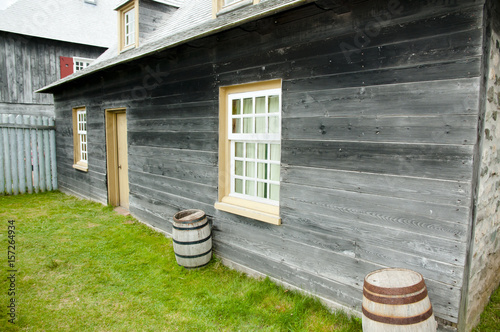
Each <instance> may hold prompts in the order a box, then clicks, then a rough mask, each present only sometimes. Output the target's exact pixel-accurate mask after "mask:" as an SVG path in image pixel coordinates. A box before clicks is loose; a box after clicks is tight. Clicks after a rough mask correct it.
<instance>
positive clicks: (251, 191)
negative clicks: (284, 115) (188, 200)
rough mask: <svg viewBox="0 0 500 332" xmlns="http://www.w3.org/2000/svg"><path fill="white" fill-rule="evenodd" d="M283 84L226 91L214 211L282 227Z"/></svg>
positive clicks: (223, 93) (221, 105) (221, 104)
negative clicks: (216, 197)
mask: <svg viewBox="0 0 500 332" xmlns="http://www.w3.org/2000/svg"><path fill="white" fill-rule="evenodd" d="M281 103H282V101H281V80H272V81H264V82H255V83H248V84H241V85H234V86H227V87H221V88H220V93H219V108H220V110H219V197H218V201H217V202H216V203H215V208H216V209H219V210H222V211H225V212H229V213H234V214H238V215H242V216H245V217H248V218H252V219H256V220H260V221H264V222H268V223H271V224H276V225H280V224H281V219H280V216H279V199H280V163H281Z"/></svg>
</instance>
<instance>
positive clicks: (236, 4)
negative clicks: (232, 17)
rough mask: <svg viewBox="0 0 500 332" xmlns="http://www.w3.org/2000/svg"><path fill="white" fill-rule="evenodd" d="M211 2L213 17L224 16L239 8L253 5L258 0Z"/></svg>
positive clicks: (258, 0)
mask: <svg viewBox="0 0 500 332" xmlns="http://www.w3.org/2000/svg"><path fill="white" fill-rule="evenodd" d="M212 1H213V17H214V18H215V17H217V15H218V14H224V13H226V12H230V11H232V10H236V9H238V8H241V7H245V6H249V5H255V4H257V3H259V2H260V0H212Z"/></svg>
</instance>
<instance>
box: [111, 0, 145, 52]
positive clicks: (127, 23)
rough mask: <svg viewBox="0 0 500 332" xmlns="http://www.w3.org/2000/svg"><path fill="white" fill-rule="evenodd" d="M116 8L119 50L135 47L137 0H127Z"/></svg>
mask: <svg viewBox="0 0 500 332" xmlns="http://www.w3.org/2000/svg"><path fill="white" fill-rule="evenodd" d="M116 10H117V11H118V22H119V26H118V28H119V31H118V36H119V38H120V40H119V45H120V51H123V50H126V49H129V48H133V47H136V46H137V45H138V44H139V42H138V41H139V20H138V19H137V17H138V12H139V4H138V0H130V1H127V2H125V3H123V4H122V5H120V6H119V7H118V8H116Z"/></svg>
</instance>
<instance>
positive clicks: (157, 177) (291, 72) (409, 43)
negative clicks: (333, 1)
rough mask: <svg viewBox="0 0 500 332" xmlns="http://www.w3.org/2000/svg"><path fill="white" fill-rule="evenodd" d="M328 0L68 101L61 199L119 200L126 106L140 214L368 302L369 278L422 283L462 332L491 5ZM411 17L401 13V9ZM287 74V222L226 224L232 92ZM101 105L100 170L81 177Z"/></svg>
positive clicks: (338, 297)
mask: <svg viewBox="0 0 500 332" xmlns="http://www.w3.org/2000/svg"><path fill="white" fill-rule="evenodd" d="M451 2H452V3H450V2H449V1H444V4H441V3H442V2H441V1H438V2H437V3H438V4H436V1H433V2H432V3H434V4H433V5H425V4H426V2H425V1H411V2H409V1H401V3H399V2H397V1H396V2H395V1H391V2H389V3H388V2H387V1H368V2H363V3H362V4H359V5H355V6H352V7H351V10H350V11H349V12H347V13H344V14H337V13H336V12H335V11H334V10H329V9H328V8H329V5H328V1H323V2H321V6H318V5H315V4H311V5H306V6H303V7H300V8H298V9H294V10H290V11H288V12H284V13H281V14H277V15H275V16H273V17H269V18H264V19H261V20H259V21H256V22H253V23H247V24H245V25H243V26H241V27H238V28H234V29H231V30H228V31H226V32H222V33H218V34H217V35H214V36H211V37H206V38H204V39H201V40H198V41H193V42H190V43H188V44H186V45H181V46H178V47H176V48H174V49H171V50H167V51H163V52H161V53H158V54H156V55H155V56H151V57H148V58H144V59H142V60H140V61H137V62H131V63H129V64H127V65H121V66H117V67H115V68H113V69H112V70H111V69H110V70H109V72H107V71H104V72H101V73H100V74H98V75H99V76H98V75H93V76H90V77H89V78H88V79H85V80H79V81H76V82H75V83H74V85H73V86H71V85H66V86H65V87H64V88H65V90H64V92H62V91H60V92H59V93H56V111H57V119H58V134H57V135H58V136H57V139H58V141H57V142H58V165H59V179H60V180H59V184H60V187H62V188H66V189H68V190H71V191H73V192H75V193H80V194H81V195H84V196H86V197H91V198H94V199H97V200H100V201H103V202H105V201H106V175H105V173H106V165H105V139H104V109H106V108H116V107H126V108H127V121H128V145H129V150H128V151H129V180H130V209H131V212H132V213H133V214H134V215H135V216H137V217H139V218H141V219H142V220H144V221H147V222H148V223H150V224H151V225H154V226H156V227H159V228H161V229H163V230H165V231H167V232H170V231H171V218H172V216H173V215H174V213H175V212H177V211H179V210H181V209H188V208H197V209H202V210H204V211H205V212H206V213H207V214H208V215H209V216H210V217H211V218H212V219H213V224H214V245H215V249H216V251H217V253H218V254H219V255H221V256H224V257H225V258H227V259H229V260H232V261H234V262H236V263H239V264H242V265H244V266H247V267H249V268H252V269H254V270H257V271H260V272H262V273H266V274H268V275H271V276H273V277H275V278H278V279H282V280H284V281H286V282H288V283H290V284H293V285H295V286H298V287H301V288H303V289H306V290H308V291H310V292H313V293H315V294H320V295H321V296H322V297H324V298H328V299H333V300H335V301H338V302H341V303H343V304H345V305H347V306H351V307H354V308H357V309H360V307H361V299H362V292H361V287H362V284H363V278H364V276H365V275H366V274H367V273H368V272H370V271H372V270H375V269H378V268H381V267H387V266H396V267H406V268H410V269H413V270H416V271H418V272H421V273H422V274H423V275H424V277H425V279H426V282H427V286H428V289H429V296H430V299H431V301H432V303H433V305H434V309H435V313H436V315H437V316H438V317H440V318H442V319H445V320H447V321H450V322H454V323H456V322H457V320H458V312H459V306H460V300H461V287H462V285H463V277H464V266H465V264H466V254H467V242H468V239H469V236H470V234H469V233H470V230H469V227H470V219H471V211H470V210H471V180H472V173H473V171H472V167H473V166H472V165H473V160H472V158H473V152H474V149H475V144H476V140H477V138H476V137H477V122H478V105H479V98H478V97H479V88H480V74H481V62H482V46H483V45H482V17H483V4H482V3H481V1H479V2H477V1H472V0H471V1H466V0H457V1H451ZM394 4H396V5H397V6H395V5H394ZM276 78H282V79H283V120H282V133H283V134H282V135H283V136H282V176H281V178H282V182H281V202H280V205H281V216H282V221H283V225H281V226H273V225H269V224H265V223H262V222H258V221H254V220H249V219H247V218H243V217H239V216H235V215H232V214H228V213H224V212H220V211H216V210H215V209H214V207H213V204H214V202H215V201H216V199H217V183H218V182H217V176H218V170H217V163H218V161H217V157H218V156H217V151H218V118H217V117H218V88H219V87H220V86H225V85H232V84H237V83H246V82H253V81H260V80H267V79H276ZM76 106H86V107H87V114H88V121H89V127H88V146H89V172H88V173H83V172H79V171H76V170H74V169H72V168H71V163H72V140H71V135H72V134H71V108H72V107H76Z"/></svg>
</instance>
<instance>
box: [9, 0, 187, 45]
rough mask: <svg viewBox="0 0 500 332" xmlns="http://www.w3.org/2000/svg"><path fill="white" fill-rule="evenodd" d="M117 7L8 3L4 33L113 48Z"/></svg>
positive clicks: (109, 2) (110, 2)
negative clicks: (115, 8) (115, 9)
mask: <svg viewBox="0 0 500 332" xmlns="http://www.w3.org/2000/svg"><path fill="white" fill-rule="evenodd" d="M2 1H3V0H2ZM174 1H178V0H174ZM116 3H117V0H96V4H95V5H94V4H90V3H86V2H85V0H65V1H63V0H46V1H42V0H8V2H7V3H4V4H3V5H2V6H0V31H7V32H13V33H18V34H22V35H28V36H35V37H41V38H47V39H53V40H60V41H65V42H72V43H78V44H85V45H93V46H101V47H110V46H112V45H113V44H114V43H116V38H117V37H116V30H117V27H116V24H117V22H116V20H117V15H116V12H115V11H114V10H113V8H114V7H115V5H116ZM6 6H7V7H6Z"/></svg>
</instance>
